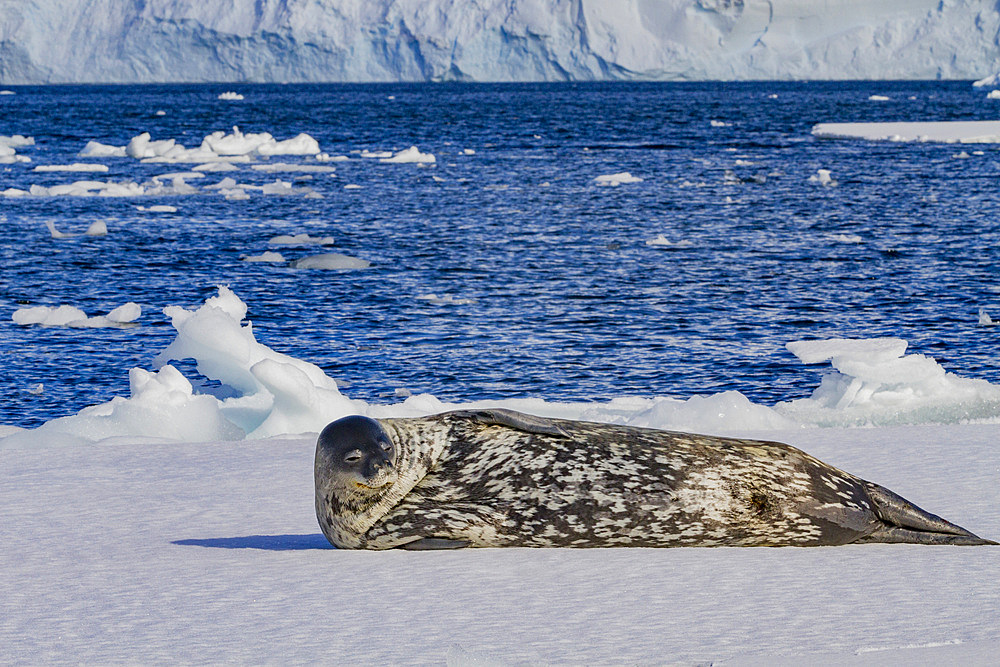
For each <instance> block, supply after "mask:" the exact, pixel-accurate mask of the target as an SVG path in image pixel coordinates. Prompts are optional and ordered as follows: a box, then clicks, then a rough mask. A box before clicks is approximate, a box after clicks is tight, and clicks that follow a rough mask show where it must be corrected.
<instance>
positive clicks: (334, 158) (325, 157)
mask: <svg viewBox="0 0 1000 667" xmlns="http://www.w3.org/2000/svg"><path fill="white" fill-rule="evenodd" d="M350 159H351V158H349V157H347V156H346V155H329V154H327V153H317V154H316V156H315V160H316V161H317V162H346V161H348V160H350Z"/></svg>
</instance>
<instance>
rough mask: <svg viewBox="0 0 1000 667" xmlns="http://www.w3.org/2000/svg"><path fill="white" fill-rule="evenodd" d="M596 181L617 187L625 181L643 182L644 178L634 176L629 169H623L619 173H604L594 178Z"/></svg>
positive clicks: (598, 183) (596, 182)
mask: <svg viewBox="0 0 1000 667" xmlns="http://www.w3.org/2000/svg"><path fill="white" fill-rule="evenodd" d="M594 183H595V184H597V185H603V186H611V187H617V186H619V185H621V184H623V183H642V179H641V178H639V177H637V176H633V175H632V174H630V173H629V172H627V171H622V172H619V173H617V174H602V175H601V176H598V177H596V178H595V179H594Z"/></svg>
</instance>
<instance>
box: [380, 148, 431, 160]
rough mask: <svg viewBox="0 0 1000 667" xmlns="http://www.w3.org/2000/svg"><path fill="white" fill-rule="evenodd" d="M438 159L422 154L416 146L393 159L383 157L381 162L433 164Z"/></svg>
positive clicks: (399, 153) (400, 152) (429, 154)
mask: <svg viewBox="0 0 1000 667" xmlns="http://www.w3.org/2000/svg"><path fill="white" fill-rule="evenodd" d="M436 161H437V159H436V158H435V157H434V155H433V154H432V153H421V152H420V149H418V148H417V147H416V146H410V147H409V148H407V149H405V150H401V151H399V152H398V153H396V154H395V155H393V156H392V157H383V158H381V159H380V160H379V162H386V163H391V164H414V163H417V164H432V163H434V162H436Z"/></svg>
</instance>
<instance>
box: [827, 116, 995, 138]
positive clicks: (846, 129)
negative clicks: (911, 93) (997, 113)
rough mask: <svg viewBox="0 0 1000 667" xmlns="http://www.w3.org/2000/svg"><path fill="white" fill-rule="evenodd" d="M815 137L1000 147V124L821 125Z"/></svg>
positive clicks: (906, 123) (988, 122) (932, 122)
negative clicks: (995, 145) (999, 145)
mask: <svg viewBox="0 0 1000 667" xmlns="http://www.w3.org/2000/svg"><path fill="white" fill-rule="evenodd" d="M812 133H813V136H816V137H820V138H825V139H837V138H840V139H844V138H846V139H869V140H872V141H923V142H942V143H963V144H976V143H980V144H983V143H986V144H989V143H1000V121H995V120H975V121H971V120H970V121H926V122H898V123H820V124H818V125H814V126H813V129H812Z"/></svg>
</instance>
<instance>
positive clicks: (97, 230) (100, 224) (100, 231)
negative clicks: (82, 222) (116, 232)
mask: <svg viewBox="0 0 1000 667" xmlns="http://www.w3.org/2000/svg"><path fill="white" fill-rule="evenodd" d="M85 234H86V235H87V236H107V235H108V226H107V225H106V224H105V223H104V221H103V220H95V221H94V222H92V223H90V226H89V227H87V231H86V232H85Z"/></svg>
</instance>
